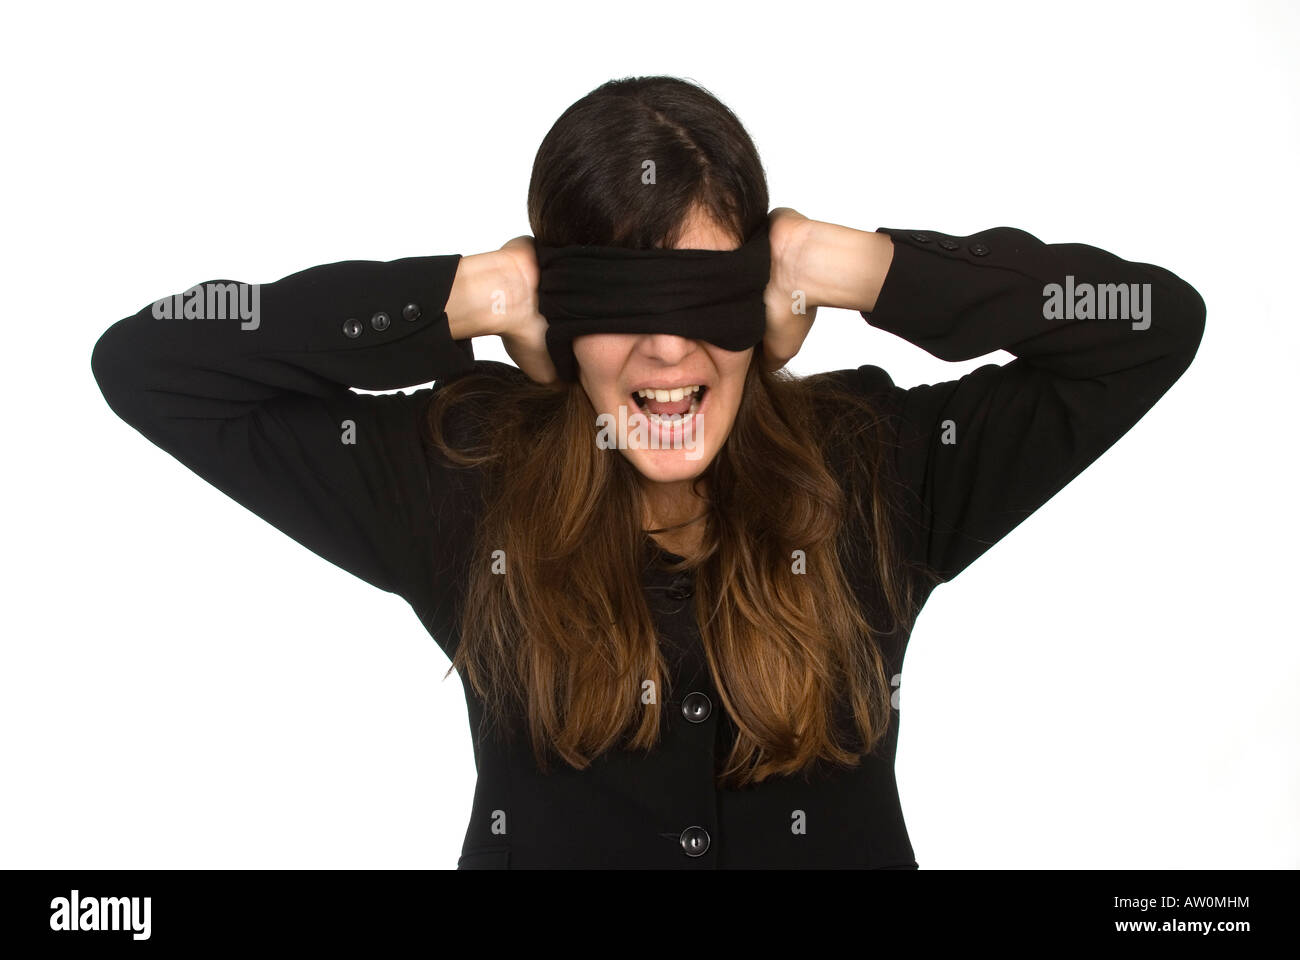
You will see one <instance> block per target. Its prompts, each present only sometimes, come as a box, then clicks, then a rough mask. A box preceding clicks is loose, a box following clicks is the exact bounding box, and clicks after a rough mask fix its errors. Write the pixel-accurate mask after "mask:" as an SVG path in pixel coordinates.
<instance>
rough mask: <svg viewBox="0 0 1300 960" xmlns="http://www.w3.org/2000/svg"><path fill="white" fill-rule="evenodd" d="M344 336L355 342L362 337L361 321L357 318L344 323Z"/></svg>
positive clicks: (351, 318) (348, 319)
mask: <svg viewBox="0 0 1300 960" xmlns="http://www.w3.org/2000/svg"><path fill="white" fill-rule="evenodd" d="M343 335H344V336H345V337H349V338H350V339H352V340H355V339H356V338H357V337H359V336H361V321H360V320H358V319H357V318H356V317H348V318H347V319H346V320H344V321H343Z"/></svg>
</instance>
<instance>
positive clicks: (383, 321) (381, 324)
mask: <svg viewBox="0 0 1300 960" xmlns="http://www.w3.org/2000/svg"><path fill="white" fill-rule="evenodd" d="M388 324H389V320H388V314H386V313H384V311H382V310H380V311H379V312H378V313H376V314H375V315H374V316H373V317H371V318H370V325H371V326H372V327H374V328H375V329H376V330H387V329H388Z"/></svg>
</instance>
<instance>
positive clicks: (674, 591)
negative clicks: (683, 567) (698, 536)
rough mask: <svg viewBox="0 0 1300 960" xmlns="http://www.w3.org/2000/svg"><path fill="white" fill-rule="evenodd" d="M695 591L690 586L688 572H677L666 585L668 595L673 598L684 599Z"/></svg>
mask: <svg viewBox="0 0 1300 960" xmlns="http://www.w3.org/2000/svg"><path fill="white" fill-rule="evenodd" d="M694 592H695V588H694V587H693V586H691V577H690V574H686V573H679V574H678V575H677V576H676V577H674V578H673V582H672V583H671V584H670V585H669V587H668V596H669V597H671V598H672V599H673V600H685V599H687V598H688V597H689V596H691V594H693V593H694Z"/></svg>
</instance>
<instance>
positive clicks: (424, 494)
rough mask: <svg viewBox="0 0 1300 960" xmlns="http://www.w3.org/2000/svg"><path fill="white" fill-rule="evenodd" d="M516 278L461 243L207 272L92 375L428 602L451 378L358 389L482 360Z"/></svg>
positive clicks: (252, 500)
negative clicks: (284, 271) (501, 291)
mask: <svg viewBox="0 0 1300 960" xmlns="http://www.w3.org/2000/svg"><path fill="white" fill-rule="evenodd" d="M507 279H508V276H507V272H504V271H503V268H502V264H501V259H500V257H499V256H498V255H496V254H478V255H475V256H471V257H462V256H460V255H459V254H450V255H444V256H429V257H409V258H406V259H402V260H394V261H391V262H378V261H361V260H352V261H344V262H341V263H332V264H326V265H323V266H317V267H311V268H309V269H306V270H303V271H301V272H299V273H295V274H292V275H290V276H287V277H284V278H283V279H281V280H278V281H276V282H274V283H268V284H264V285H261V286H260V287H253V286H250V285H244V284H235V283H233V282H232V281H208V282H207V283H204V284H200V285H197V287H196V288H191V291H195V290H197V291H199V292H201V293H202V295H203V296H202V301H201V302H200V300H199V299H198V298H196V297H195V296H192V295H186V294H181V295H178V296H176V297H170V298H167V299H165V300H163V301H159V302H157V303H155V304H150V305H148V306H146V307H144V308H143V309H141V310H140V311H139V312H138V313H136V314H134V315H133V316H129V317H126V318H125V319H123V320H120V321H118V322H117V323H115V324H113V325H112V326H111V327H109V328H108V330H107V331H106V332H105V333H104V334H103V335H102V336H100V338H99V340H98V342H97V343H96V344H95V347H94V350H93V353H92V355H91V368H92V370H93V372H94V376H95V379H96V380H97V381H98V383H99V386H100V389H101V391H102V392H103V394H104V397H105V399H106V400H107V401H108V404H109V406H110V407H111V408H112V409H113V411H114V412H115V413H117V414H118V416H120V417H121V418H122V419H123V420H125V421H126V422H127V423H128V424H130V425H131V426H132V427H134V428H135V429H136V430H138V431H139V432H140V433H142V434H143V435H144V436H146V437H147V438H148V439H149V440H151V441H152V442H153V443H155V444H156V445H157V446H159V447H161V448H162V449H163V450H165V451H166V452H167V453H169V454H171V455H172V456H173V457H175V458H176V459H177V460H179V461H180V462H181V463H183V464H184V465H185V466H186V467H188V468H189V469H191V470H192V471H194V472H195V473H197V474H198V475H199V476H201V477H203V479H205V480H207V481H208V482H209V483H211V484H212V485H213V486H215V487H217V488H218V489H219V490H221V491H223V492H224V493H226V494H227V495H229V496H230V497H232V498H233V499H234V500H236V501H237V502H238V503H240V504H242V505H243V506H245V507H247V508H248V509H249V510H251V511H253V512H254V513H256V514H257V515H258V516H260V517H262V518H263V519H264V520H266V521H267V522H268V523H270V524H272V525H273V526H275V527H277V528H278V529H280V530H281V531H283V532H284V533H286V534H288V535H289V536H290V537H292V538H293V539H294V540H296V541H298V542H299V543H301V544H302V545H303V546H305V547H307V548H308V549H310V550H312V551H313V552H315V553H317V554H319V555H320V556H321V557H323V558H325V559H326V560H329V561H330V562H332V563H334V564H336V565H337V566H339V567H341V568H342V569H344V570H347V571H348V572H350V573H352V574H354V575H356V576H357V577H360V578H361V579H362V580H365V581H366V582H368V583H370V584H372V585H374V586H376V587H379V588H380V589H383V590H386V591H389V592H392V593H396V594H399V595H401V596H403V597H405V598H407V599H408V600H411V601H412V602H415V600H416V598H418V597H420V596H422V594H423V593H426V592H427V591H428V590H429V584H428V583H426V582H423V581H424V580H425V578H426V577H427V576H428V571H429V561H428V559H427V556H426V555H427V553H428V551H429V547H430V538H431V537H435V536H436V534H437V531H436V530H434V529H433V528H434V526H435V525H436V520H435V519H434V518H435V511H442V514H443V515H444V516H445V515H446V511H447V510H449V509H450V510H453V511H454V510H456V509H458V508H457V507H456V505H455V504H447V503H445V502H443V501H444V500H445V498H446V496H447V495H448V491H451V490H452V489H453V488H454V486H455V485H454V483H453V482H452V478H451V477H450V475H449V471H450V470H451V468H450V466H447V465H445V464H443V462H442V461H441V459H438V458H434V457H432V456H430V454H429V452H428V451H427V450H425V448H424V445H423V444H422V442H421V427H422V421H423V417H424V414H425V412H426V410H427V405H428V402H429V400H430V398H431V397H432V395H433V393H434V392H435V391H436V390H437V389H438V388H439V385H435V386H434V387H432V388H427V389H424V390H419V391H416V392H414V393H412V394H410V395H405V394H400V393H394V394H384V395H369V394H358V393H355V392H353V391H352V390H350V389H349V388H350V387H358V388H361V389H366V390H393V389H397V388H401V387H408V386H412V385H415V384H421V383H427V382H429V381H431V380H444V379H446V378H448V377H452V376H455V375H457V374H460V373H466V372H469V371H471V370H473V369H474V368H475V362H474V355H473V350H472V346H471V339H470V338H471V337H473V336H475V335H478V334H482V333H489V332H500V329H499V328H497V327H493V325H492V324H491V322H490V321H489V319H487V318H488V315H489V313H488V310H486V309H485V306H486V305H487V304H488V303H489V302H490V300H491V295H492V292H493V290H492V288H494V287H500V286H502V285H504V284H506V283H507ZM231 291H234V292H233V294H232V293H231ZM188 293H190V292H187V294H188ZM498 299H500V297H498ZM240 307H242V310H241V309H239V308H240ZM434 545H435V546H436V541H435V544H434Z"/></svg>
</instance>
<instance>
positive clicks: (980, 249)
mask: <svg viewBox="0 0 1300 960" xmlns="http://www.w3.org/2000/svg"><path fill="white" fill-rule="evenodd" d="M970 252H971V253H973V254H975V256H977V257H984V256H988V252H989V245H988V244H987V243H982V242H978V241H977V242H976V243H972V244H971V245H970Z"/></svg>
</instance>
